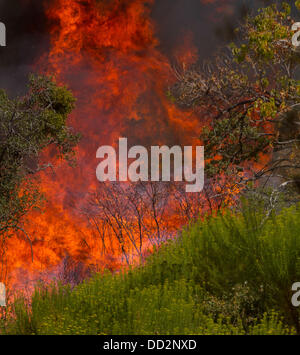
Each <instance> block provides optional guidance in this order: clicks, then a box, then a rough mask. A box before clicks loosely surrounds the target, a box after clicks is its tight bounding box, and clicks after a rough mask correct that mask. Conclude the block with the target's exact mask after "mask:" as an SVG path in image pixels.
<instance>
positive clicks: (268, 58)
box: [171, 2, 300, 189]
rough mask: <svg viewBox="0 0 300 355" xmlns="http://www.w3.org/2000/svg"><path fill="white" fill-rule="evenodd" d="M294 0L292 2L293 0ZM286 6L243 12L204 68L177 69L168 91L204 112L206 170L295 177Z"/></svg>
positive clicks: (298, 103)
mask: <svg viewBox="0 0 300 355" xmlns="http://www.w3.org/2000/svg"><path fill="white" fill-rule="evenodd" d="M296 5H297V6H299V2H298V4H296ZM293 23H294V21H293V19H292V17H291V7H290V6H289V5H288V4H286V3H283V4H282V6H281V8H279V7H277V6H275V5H274V6H270V7H267V8H264V9H262V10H260V12H259V14H258V15H257V16H256V17H249V18H247V19H246V21H245V24H244V25H243V26H241V28H239V29H238V30H237V33H238V35H239V40H240V44H232V45H231V46H230V49H229V51H228V50H227V51H224V52H223V53H221V54H220V55H218V57H217V58H216V59H215V61H214V63H213V64H212V63H209V64H207V65H205V66H204V68H199V67H193V68H191V69H190V70H186V71H183V72H179V71H177V72H176V75H177V77H178V82H177V83H176V84H175V85H174V86H173V88H172V90H171V94H172V95H173V96H174V97H175V98H176V100H177V103H178V104H179V105H180V106H182V107H188V108H193V109H197V110H199V112H200V113H201V114H202V115H205V116H206V117H209V122H210V123H209V125H207V126H206V127H205V128H204V129H203V131H202V136H201V139H202V141H203V144H204V145H205V153H206V159H207V164H206V174H207V175H208V176H211V177H213V176H224V175H225V176H228V177H230V178H231V179H232V178H234V184H233V185H236V186H240V187H241V188H242V189H243V188H245V187H246V186H249V184H248V183H249V182H252V183H253V181H257V180H259V179H262V178H264V182H265V183H266V182H267V183H270V182H272V184H275V185H279V186H280V187H283V186H287V184H290V183H291V182H293V183H296V185H299V176H300V164H299V163H300V154H299V142H300V127H299V125H300V121H299V108H300V85H299V84H300V83H299V80H297V73H299V64H300V57H299V51H297V49H296V48H295V47H293V45H292V36H293V33H292V31H291V29H292V25H293Z"/></svg>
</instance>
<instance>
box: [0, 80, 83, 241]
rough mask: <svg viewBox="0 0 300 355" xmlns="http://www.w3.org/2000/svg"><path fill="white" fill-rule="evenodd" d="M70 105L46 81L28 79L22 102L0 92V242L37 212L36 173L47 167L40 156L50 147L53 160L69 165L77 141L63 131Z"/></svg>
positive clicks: (63, 91) (66, 95)
mask: <svg viewBox="0 0 300 355" xmlns="http://www.w3.org/2000/svg"><path fill="white" fill-rule="evenodd" d="M74 103H75V99H74V97H73V95H72V93H71V92H70V91H69V90H68V89H67V88H66V87H64V86H59V85H57V84H56V82H55V80H54V79H52V78H50V77H46V76H31V77H30V80H29V88H28V92H27V94H26V95H25V96H24V97H21V98H14V99H10V98H9V97H8V95H7V94H6V92H5V91H4V90H1V91H0V237H3V238H4V236H5V235H7V234H8V233H11V232H14V231H16V230H22V231H23V232H24V233H25V234H26V232H25V231H24V230H23V228H22V218H23V217H24V216H25V215H26V214H27V213H28V212H29V211H30V210H31V209H32V208H34V207H37V206H40V204H41V201H42V195H41V194H40V192H39V188H38V185H37V183H36V173H37V172H38V171H40V170H43V169H45V168H47V167H48V166H49V165H50V162H45V163H41V159H40V154H41V153H42V152H43V151H44V150H45V149H46V148H47V147H53V149H54V151H55V152H56V156H57V157H61V158H66V159H68V160H70V161H71V160H72V156H73V155H74V148H75V146H76V144H77V142H78V140H79V135H78V134H76V133H74V132H73V130H72V129H71V128H70V127H68V126H67V118H68V115H69V114H70V113H71V111H72V110H73V108H74Z"/></svg>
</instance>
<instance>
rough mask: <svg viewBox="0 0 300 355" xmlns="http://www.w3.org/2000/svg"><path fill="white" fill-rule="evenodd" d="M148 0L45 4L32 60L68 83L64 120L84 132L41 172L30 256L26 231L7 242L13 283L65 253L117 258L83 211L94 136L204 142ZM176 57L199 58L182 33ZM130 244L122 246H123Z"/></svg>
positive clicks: (116, 263) (34, 275) (110, 262)
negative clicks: (72, 163)
mask: <svg viewBox="0 0 300 355" xmlns="http://www.w3.org/2000/svg"><path fill="white" fill-rule="evenodd" d="M153 3H154V0H131V1H128V0H120V1H110V2H107V3H105V5H104V4H103V3H101V2H97V1H96V0H85V1H79V0H54V1H52V2H50V5H48V7H47V9H46V13H47V17H48V19H49V21H50V23H51V28H50V30H49V32H50V35H51V48H50V52H49V53H48V54H47V55H46V56H44V57H43V58H40V60H39V61H38V65H37V67H38V68H37V69H40V68H42V69H44V72H46V73H55V74H56V77H57V79H58V80H59V81H60V82H62V83H66V84H67V85H68V86H69V87H70V88H71V90H72V91H73V93H74V95H75V97H77V99H78V101H77V108H76V110H75V112H74V113H73V114H72V117H71V118H70V121H69V125H70V126H73V127H74V128H75V130H76V131H79V132H81V133H82V134H83V138H82V141H81V143H80V145H79V147H78V154H77V159H78V163H77V167H75V168H73V167H69V166H68V165H66V164H61V165H59V166H57V167H56V168H55V170H54V171H52V170H51V171H50V170H49V171H46V172H43V173H42V174H41V181H42V184H41V186H42V191H43V192H44V193H45V196H46V198H47V204H46V209H45V212H44V213H41V212H40V211H32V213H31V215H30V216H28V218H27V220H26V226H25V227H26V231H27V233H28V235H30V237H31V240H32V246H33V251H34V261H33V262H31V253H30V248H29V247H28V244H27V242H26V240H25V239H24V237H22V236H21V235H16V236H15V237H13V238H11V239H9V240H8V242H7V245H6V249H5V258H4V262H3V264H4V265H5V275H7V278H11V279H12V282H14V281H19V280H20V278H23V279H26V278H27V279H29V280H30V279H32V280H34V279H38V278H39V272H46V271H48V270H52V269H53V268H55V267H57V266H58V265H60V263H61V261H62V260H63V259H64V258H65V257H66V256H68V257H70V258H72V259H73V260H75V261H78V262H82V263H84V264H85V265H88V266H91V267H93V268H94V269H97V270H99V269H100V270H102V269H104V268H109V269H111V270H115V269H118V268H120V267H121V266H122V265H123V259H122V258H121V254H122V248H123V247H124V246H120V245H119V244H117V243H116V242H115V241H114V240H113V239H112V238H109V243H110V247H109V251H107V246H105V247H104V246H103V245H101V244H100V242H99V235H97V234H95V230H94V229H93V228H91V226H90V225H88V224H87V222H86V219H85V218H84V216H82V214H81V213H80V211H81V209H82V207H83V205H84V202H85V200H86V198H87V197H88V194H89V193H90V192H91V191H92V192H93V191H96V190H97V186H98V184H99V183H98V182H97V180H96V177H95V166H96V164H97V160H96V157H95V151H96V150H97V148H98V147H99V143H100V144H101V145H102V144H103V143H104V142H109V143H110V144H111V145H112V146H115V145H116V142H117V141H118V138H119V137H120V136H127V137H128V139H129V142H130V143H135V144H139V145H140V144H142V145H143V146H145V147H146V148H149V147H151V146H154V145H156V146H159V145H164V144H165V145H168V146H174V145H180V146H184V145H189V146H200V145H201V142H199V139H198V137H199V136H200V132H201V123H200V122H199V119H198V118H197V117H196V115H195V114H194V113H191V112H183V111H181V110H180V109H179V108H177V107H176V106H175V105H174V104H173V103H172V102H171V101H170V100H169V98H168V97H167V95H166V90H167V86H168V84H169V83H172V81H174V73H173V71H172V67H171V65H170V63H169V61H168V59H167V58H166V57H165V56H164V55H163V54H162V53H161V52H160V50H159V47H158V44H159V43H158V40H157V38H156V35H155V25H154V23H153V22H152V20H151V17H150V15H151V14H150V11H151V6H152V4H153ZM176 56H177V58H178V59H179V60H180V62H181V63H183V64H184V66H188V65H190V64H192V63H194V62H195V61H196V60H197V51H196V50H195V48H194V47H193V46H192V45H191V43H190V41H189V43H188V44H187V45H185V44H181V46H180V49H176ZM99 139H100V142H99ZM232 193H233V194H234V193H236V192H235V191H233V192H232ZM192 195H194V194H192ZM195 195H196V194H195ZM193 213H196V212H193ZM164 221H165V222H164V223H166V224H168V225H167V226H166V228H169V230H170V235H173V234H172V233H173V231H174V230H175V231H176V230H178V229H179V228H180V227H181V226H182V225H183V224H185V223H186V219H184V218H182V217H181V215H179V214H178V212H177V211H175V212H174V213H173V214H172V215H169V216H168V221H166V220H164ZM151 223H152V222H151ZM151 223H150V222H147V224H146V225H147V228H148V230H151V228H154V227H152V224H151ZM149 226H150V227H149ZM16 239H17V242H16ZM128 243H129V242H127V241H125V242H124V245H125V247H127V248H128V249H129V250H130V247H129V246H128ZM145 245H146V246H145ZM144 246H145V247H147V244H145V243H144V244H143V247H144ZM17 271H18V272H17ZM0 276H1V275H0ZM3 278H4V277H3Z"/></svg>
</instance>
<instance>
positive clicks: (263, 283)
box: [2, 202, 300, 335]
mask: <svg viewBox="0 0 300 355" xmlns="http://www.w3.org/2000/svg"><path fill="white" fill-rule="evenodd" d="M299 207H300V206H294V207H292V208H289V209H286V210H283V211H282V212H281V213H280V214H279V215H272V216H271V217H270V218H269V219H268V220H267V221H265V216H264V214H263V213H262V212H260V207H259V206H254V205H249V203H246V202H245V204H244V207H243V212H241V213H238V214H236V215H234V214H232V212H230V211H227V212H226V213H224V214H218V215H217V216H212V217H207V218H205V219H204V220H202V221H199V222H198V223H196V224H195V225H193V226H191V227H189V228H187V229H186V230H184V231H183V232H182V235H181V236H180V237H179V238H178V239H177V240H173V241H169V242H168V243H166V244H165V245H163V246H162V247H161V248H160V249H159V250H157V251H155V252H154V253H153V254H152V255H151V256H150V257H149V258H148V260H147V262H146V264H145V265H142V266H140V267H137V268H135V269H129V270H127V271H124V272H120V273H116V274H110V273H106V274H103V275H101V274H97V275H95V276H94V277H93V278H92V279H90V280H87V281H85V282H84V283H82V284H80V285H78V286H77V287H75V288H74V289H73V290H71V288H70V287H69V286H63V285H52V286H51V287H45V286H43V285H41V286H40V287H38V288H37V289H36V291H35V293H34V295H33V297H32V299H31V300H30V305H31V308H28V307H27V306H26V302H25V301H24V300H22V298H19V299H17V300H16V302H15V303H14V304H13V305H12V306H13V308H14V314H15V318H12V319H7V320H6V321H5V322H3V323H2V332H3V333H8V334H110V335H111V334H112V335H114V334H294V333H295V332H296V330H297V332H299V312H298V310H297V308H294V307H293V306H292V304H291V297H292V292H291V286H292V284H293V283H294V282H297V281H299V279H300V271H299V270H300V268H299V262H300V239H299V231H300V208H299Z"/></svg>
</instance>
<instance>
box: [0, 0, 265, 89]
mask: <svg viewBox="0 0 300 355" xmlns="http://www.w3.org/2000/svg"><path fill="white" fill-rule="evenodd" d="M45 1H51V0H45ZM205 2H206V3H208V4H206V5H204V4H203V3H205ZM262 3H263V1H262V0H215V3H212V1H207V0H206V1H205V0H156V2H155V4H154V6H153V11H152V17H153V19H154V21H155V23H156V31H157V36H158V38H159V40H160V43H161V51H162V52H163V53H164V54H166V55H168V56H169V57H170V59H171V56H172V53H173V50H174V48H176V46H178V45H180V43H181V42H182V39H183V36H184V34H185V33H187V32H189V33H192V35H193V40H194V43H195V44H196V46H197V47H198V48H199V53H200V55H201V57H203V58H206V57H209V56H210V55H211V54H212V53H213V52H214V51H215V50H216V48H217V47H218V46H220V45H221V44H224V43H225V41H228V40H230V39H231V35H232V29H233V28H234V27H235V26H236V25H237V23H238V21H241V18H242V16H243V15H244V14H245V13H246V9H248V8H249V7H250V6H251V7H253V6H257V4H260V5H261V4H262ZM0 21H1V22H4V23H5V24H6V27H7V47H0V87H2V88H5V89H7V90H8V91H9V92H10V93H13V94H18V93H20V92H22V91H23V90H24V86H25V82H26V78H27V76H28V73H29V72H30V71H31V70H32V65H33V64H34V63H35V62H36V60H37V59H38V58H39V57H40V56H41V55H42V53H45V52H47V48H48V46H49V35H48V32H47V21H46V18H45V15H44V10H43V1H42V0H9V1H8V0H0Z"/></svg>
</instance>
